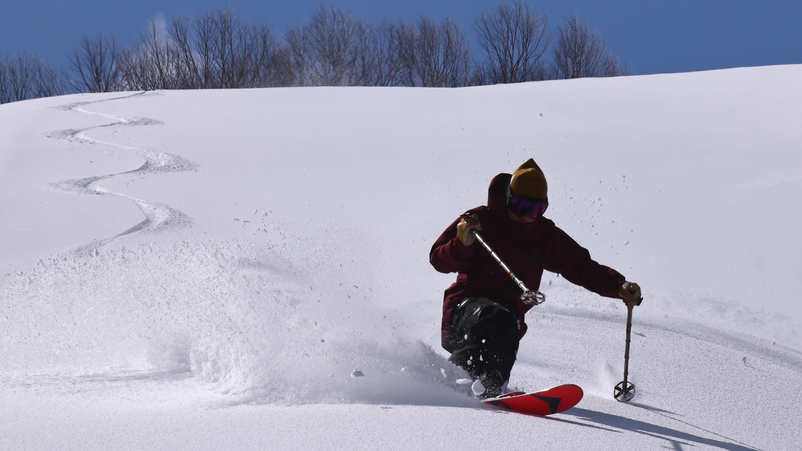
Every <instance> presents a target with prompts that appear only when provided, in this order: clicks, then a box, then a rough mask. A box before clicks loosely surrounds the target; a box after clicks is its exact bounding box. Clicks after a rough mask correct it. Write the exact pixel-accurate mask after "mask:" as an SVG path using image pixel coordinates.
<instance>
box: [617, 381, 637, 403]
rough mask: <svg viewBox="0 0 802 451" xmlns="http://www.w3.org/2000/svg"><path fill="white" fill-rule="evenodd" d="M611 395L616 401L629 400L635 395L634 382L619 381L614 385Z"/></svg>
mask: <svg viewBox="0 0 802 451" xmlns="http://www.w3.org/2000/svg"><path fill="white" fill-rule="evenodd" d="M613 396H614V397H615V399H616V401H618V402H629V401H631V400H632V398H634V397H635V384H633V383H632V382H627V381H621V382H619V383H618V385H616V386H615V389H614V390H613Z"/></svg>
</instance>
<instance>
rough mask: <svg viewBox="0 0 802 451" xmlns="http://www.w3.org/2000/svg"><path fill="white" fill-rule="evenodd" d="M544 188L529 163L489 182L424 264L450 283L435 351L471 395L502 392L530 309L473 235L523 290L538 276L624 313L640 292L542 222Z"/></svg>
mask: <svg viewBox="0 0 802 451" xmlns="http://www.w3.org/2000/svg"><path fill="white" fill-rule="evenodd" d="M547 207H548V197H547V184H546V178H545V176H544V175H543V171H541V169H540V167H538V165H537V164H536V163H535V161H534V160H533V159H531V158H530V159H529V160H528V161H526V162H525V163H524V164H522V165H521V166H520V167H519V168H518V169H517V170H515V172H514V173H513V174H498V175H497V176H496V177H494V178H493V180H492V181H491V182H490V188H489V190H488V200H487V206H481V207H477V208H474V209H472V210H470V211H468V212H467V213H465V214H464V215H462V216H461V217H460V218H459V219H457V220H456V221H454V222H453V223H452V224H451V225H450V226H449V227H448V228H447V229H446V230H445V232H443V234H442V235H441V236H440V238H438V239H437V241H436V242H435V243H434V245H433V246H432V249H431V252H430V253H429V261H430V262H431V264H432V266H434V268H435V269H436V270H437V271H439V272H443V273H451V272H456V273H458V275H457V280H456V282H455V283H454V284H452V285H451V286H450V287H449V288H448V289H447V290H446V291H445V299H444V301H443V320H442V327H441V333H442V335H441V338H442V345H443V348H445V349H446V350H447V351H448V352H450V353H451V357H450V358H449V360H450V361H451V362H452V363H454V364H455V365H457V366H460V367H462V368H463V369H465V370H466V371H467V372H468V374H469V375H470V376H471V378H472V379H473V380H474V383H473V386H472V388H473V392H474V394H476V395H477V396H482V397H495V396H498V395H500V394H502V392H503V391H504V390H505V388H506V384H507V381H508V380H509V378H510V371H511V370H512V366H513V364H514V363H515V357H516V354H517V352H518V343H519V341H520V340H521V338H522V337H523V336H524V334H525V333H526V329H527V326H526V323H525V322H524V315H525V314H526V312H527V311H528V310H529V309H530V308H532V305H531V304H527V303H525V302H524V301H523V300H521V299H520V294H521V291H520V289H519V288H518V286H517V285H516V284H515V282H514V281H513V280H512V279H511V278H510V277H509V275H508V274H506V273H505V272H504V271H502V270H501V268H500V267H499V265H498V264H497V263H496V261H495V260H493V259H492V257H491V256H490V254H489V253H488V252H485V251H484V250H483V249H477V248H478V247H480V246H477V245H475V241H476V239H475V236H474V231H481V235H482V238H484V239H485V240H486V241H487V242H488V244H490V245H491V246H492V248H493V250H494V251H495V252H496V254H498V255H499V257H501V259H502V260H503V261H504V262H506V263H507V265H508V266H509V267H510V269H511V270H512V272H513V273H515V274H516V275H517V276H518V277H519V278H520V279H521V280H522V281H523V282H524V283H525V284H526V285H527V286H528V287H529V288H530V289H532V290H537V289H538V287H539V286H540V280H541V276H542V275H543V270H544V269H545V270H548V271H551V272H555V273H558V274H561V275H562V276H563V277H565V279H566V280H568V281H570V282H572V283H575V284H577V285H580V286H582V287H584V288H586V289H588V290H590V291H593V292H595V293H597V294H599V295H601V296H606V297H612V298H619V297H620V298H621V299H623V301H624V303H625V304H626V305H627V307H630V306H635V305H640V302H641V300H642V298H641V291H640V287H639V286H638V285H637V284H635V283H631V282H627V281H626V279H625V278H624V276H623V275H621V274H620V273H619V272H617V271H615V270H614V269H612V268H609V267H607V266H603V265H600V264H599V263H597V262H595V261H593V260H592V259H591V257H590V253H589V252H588V251H587V250H586V249H585V248H583V247H581V246H580V245H579V244H577V243H576V241H574V240H573V239H572V238H571V237H569V236H568V235H567V234H566V233H565V232H563V231H562V230H560V229H559V228H558V227H557V226H555V225H554V222H552V221H551V220H550V219H548V218H546V217H544V216H543V213H544V212H545V211H546V208H547Z"/></svg>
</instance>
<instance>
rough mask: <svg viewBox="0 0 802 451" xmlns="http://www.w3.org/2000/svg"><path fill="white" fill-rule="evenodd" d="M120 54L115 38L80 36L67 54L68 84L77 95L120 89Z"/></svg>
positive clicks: (101, 35)
mask: <svg viewBox="0 0 802 451" xmlns="http://www.w3.org/2000/svg"><path fill="white" fill-rule="evenodd" d="M121 56H122V52H121V49H120V45H119V42H118V41H117V38H115V37H113V36H112V37H107V36H105V35H103V34H100V35H98V36H97V37H95V38H90V37H88V36H84V37H83V39H82V40H81V44H80V45H79V46H78V47H76V48H75V50H73V52H72V54H70V55H69V62H70V65H69V68H70V71H71V72H72V75H71V76H70V77H68V78H67V82H68V83H69V85H70V86H71V87H72V88H73V89H74V90H76V91H78V92H112V91H118V90H120V87H121V85H120V67H119V63H120V58H121Z"/></svg>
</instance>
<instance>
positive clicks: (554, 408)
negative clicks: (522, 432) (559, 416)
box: [482, 384, 583, 415]
mask: <svg viewBox="0 0 802 451" xmlns="http://www.w3.org/2000/svg"><path fill="white" fill-rule="evenodd" d="M582 395H583V392H582V389H581V388H580V387H579V386H578V385H573V384H567V385H559V386H557V387H553V388H549V389H548V390H542V391H538V392H534V393H524V392H513V393H507V394H504V395H501V396H499V397H498V398H490V399H485V400H483V401H482V402H484V403H485V404H490V405H491V406H496V407H500V408H502V409H506V410H511V411H513V412H520V413H529V414H532V415H551V414H553V413H558V412H562V411H565V410H568V409H570V408H571V407H574V406H575V405H577V403H578V402H579V401H580V400H582Z"/></svg>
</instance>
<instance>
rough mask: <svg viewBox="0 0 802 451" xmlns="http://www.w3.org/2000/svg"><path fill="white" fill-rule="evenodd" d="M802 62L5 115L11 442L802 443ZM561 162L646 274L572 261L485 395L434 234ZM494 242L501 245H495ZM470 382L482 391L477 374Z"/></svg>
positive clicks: (173, 95)
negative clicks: (529, 167)
mask: <svg viewBox="0 0 802 451" xmlns="http://www.w3.org/2000/svg"><path fill="white" fill-rule="evenodd" d="M800 79H802V66H776V67H762V68H749V69H732V70H724V71H713V72H700V73H690V74H674V75H651V76H638V77H621V78H613V79H583V80H575V81H557V82H539V83H526V84H518V85H505V86H486V87H477V88H464V89H414V88H296V89H289V88H287V89H284V88H282V89H260V90H236V91H225V90H219V91H164V92H147V93H113V94H94V95H75V96H67V97H57V98H49V99H41V100H35V101H27V102H19V103H12V104H6V105H2V106H0V174H1V176H0V211H2V215H0V236H2V239H0V277H2V278H0V357H1V358H0V449H81V450H86V449H104V450H108V449H226V450H228V449H259V450H263V449H348V450H352V449H362V448H367V449H390V450H393V449H398V450H408V449H440V448H448V449H466V450H469V449H477V450H479V449H482V450H484V449H488V448H489V447H492V448H500V449H530V448H533V447H535V448H548V449H563V450H595V449H598V450H607V449H633V450H635V449H637V450H642V449H674V450H691V449H721V450H738V451H741V450H792V449H802V446H801V445H800V443H802V435H800V432H799V427H798V423H799V419H800V418H802V407H800V406H802V391H800V389H799V387H800V386H802V335H801V334H800V324H802V304H801V303H800V302H799V293H800V292H802V279H801V278H800V277H799V276H798V272H799V268H800V267H802V241H800V240H799V238H798V237H797V233H798V228H799V227H798V226H799V222H800V214H801V213H800V212H802V200H800V199H802V152H801V151H800V150H801V149H802V136H800V132H799V124H800V123H802V84H800V83H799V80H800ZM530 157H533V158H535V159H536V160H537V161H538V164H539V165H540V166H541V167H542V168H543V170H544V172H545V173H546V176H547V179H548V182H549V198H550V201H551V204H550V207H549V211H548V214H547V216H549V217H550V218H551V219H553V220H554V221H555V222H556V223H557V224H558V225H559V226H560V227H562V228H563V229H564V230H566V231H567V232H568V233H569V234H570V235H572V236H573V237H574V238H575V239H576V240H577V241H578V242H580V243H581V244H583V245H584V246H585V247H587V248H588V249H590V251H591V254H592V255H593V256H594V258H595V259H596V260H597V261H599V262H601V263H604V264H607V265H609V266H611V267H614V268H616V269H618V270H619V271H620V272H622V273H624V274H625V275H626V276H627V278H628V279H629V280H632V281H635V282H638V283H639V284H640V285H641V286H642V288H643V292H644V297H645V301H644V303H643V305H642V306H641V307H638V308H636V309H635V311H634V325H633V330H632V350H631V356H630V366H629V369H630V376H631V380H632V381H633V382H634V383H635V385H636V390H637V394H636V396H635V398H634V399H633V400H632V401H631V402H630V403H627V404H622V403H618V402H616V401H615V400H613V396H612V394H613V387H614V386H615V385H616V384H617V383H618V382H619V381H621V378H622V375H623V358H624V337H625V320H626V309H625V308H624V306H623V304H622V303H621V302H620V301H616V300H613V299H607V298H601V297H599V296H596V295H595V294H592V293H589V292H587V291H584V290H583V289H581V288H578V287H575V286H573V285H571V284H570V283H568V282H567V281H565V280H564V279H562V278H560V277H558V276H556V275H548V276H547V277H545V278H544V282H543V285H542V286H541V290H542V291H543V292H544V293H545V294H546V296H547V301H546V303H544V304H542V305H540V306H538V307H536V308H535V309H533V310H532V311H531V312H530V313H529V315H528V317H527V322H528V323H529V326H530V329H529V332H528V334H527V336H526V337H525V338H524V340H523V341H522V343H521V348H520V351H519V355H518V362H517V364H516V366H515V368H514V369H513V373H512V379H511V380H510V387H511V388H516V389H522V390H535V389H542V388H547V387H550V386H554V385H558V384H562V383H574V384H578V385H580V386H581V387H583V389H584V390H585V398H584V399H583V400H582V401H581V402H580V403H579V405H577V407H575V408H573V409H570V410H568V411H566V412H563V413H561V414H557V415H554V416H550V417H546V418H541V417H529V416H525V415H518V414H509V413H505V412H502V411H499V410H493V409H492V408H488V407H485V406H482V405H481V404H480V403H479V402H477V401H476V400H475V399H472V398H471V397H470V395H469V391H470V390H469V387H470V385H469V384H467V385H466V384H462V385H460V384H457V383H456V381H457V380H458V379H461V378H464V377H465V375H464V374H463V373H462V372H461V371H460V370H458V369H457V368H454V367H453V366H451V364H450V363H449V362H448V361H447V357H448V355H447V354H446V353H445V351H443V350H442V349H441V348H440V346H439V337H440V336H439V325H440V309H441V301H442V292H443V290H444V289H445V288H446V287H447V286H448V285H449V284H450V283H451V282H452V281H453V278H454V276H453V275H443V274H438V273H437V272H436V271H434V269H433V268H432V267H431V266H430V265H429V263H428V252H429V248H430V246H431V244H432V243H433V241H434V240H435V239H436V238H437V236H439V234H440V233H441V232H442V230H443V229H445V227H446V226H447V225H448V224H449V223H450V222H451V221H453V220H454V218H456V217H457V216H458V215H459V214H460V213H462V212H464V211H465V210H467V209H469V208H472V207H475V206H477V205H480V204H483V203H484V202H485V201H486V197H487V194H486V190H487V185H488V183H489V181H490V179H491V178H492V177H493V176H494V175H495V174H497V173H499V172H511V171H512V170H514V169H515V168H516V167H517V166H518V165H519V164H521V163H522V162H523V161H525V160H526V159H527V158H530ZM490 244H491V245H492V243H490ZM466 387H467V388H466Z"/></svg>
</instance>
